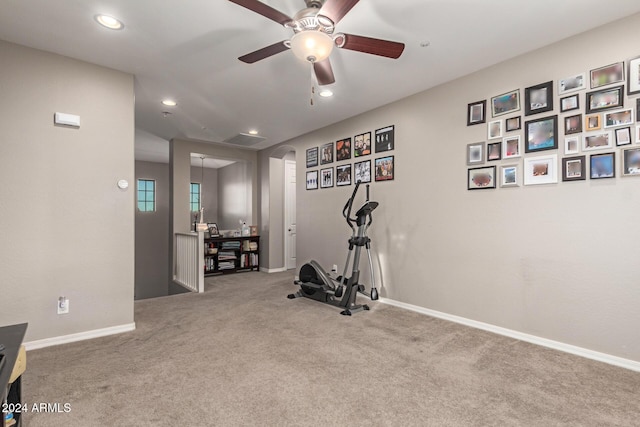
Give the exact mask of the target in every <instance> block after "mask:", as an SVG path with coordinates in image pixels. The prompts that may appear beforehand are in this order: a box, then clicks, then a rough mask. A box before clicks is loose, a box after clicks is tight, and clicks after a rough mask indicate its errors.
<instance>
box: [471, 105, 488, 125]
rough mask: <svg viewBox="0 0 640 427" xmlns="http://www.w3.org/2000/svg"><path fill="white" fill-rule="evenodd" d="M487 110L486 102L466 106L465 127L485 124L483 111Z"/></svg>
mask: <svg viewBox="0 0 640 427" xmlns="http://www.w3.org/2000/svg"><path fill="white" fill-rule="evenodd" d="M486 109H487V101H486V100H483V101H478V102H472V103H471V104H469V105H467V126H472V125H479V124H480V123H484V122H485V120H486V119H485V111H486Z"/></svg>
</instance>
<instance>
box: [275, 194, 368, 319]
mask: <svg viewBox="0 0 640 427" xmlns="http://www.w3.org/2000/svg"><path fill="white" fill-rule="evenodd" d="M359 187H360V181H358V182H357V183H356V188H355V189H354V190H353V194H351V198H349V200H348V201H347V203H346V204H345V205H344V208H343V209H342V215H343V216H344V217H345V219H346V220H347V224H348V225H349V227H351V238H350V239H349V254H348V255H347V261H346V262H345V264H344V272H343V273H342V276H338V277H337V278H333V277H331V276H330V275H329V274H328V273H327V272H326V271H325V270H324V269H323V268H322V267H321V266H320V264H318V263H317V262H316V261H310V262H308V263H307V264H305V265H303V266H302V267H301V268H300V274H299V280H296V281H294V282H293V283H295V284H296V285H300V290H299V291H298V292H296V293H295V294H289V295H288V296H287V298H289V299H293V298H300V297H306V298H311V299H313V300H316V301H320V302H323V303H325V304H330V305H334V306H336V307H341V308H344V310H343V311H341V312H340V314H342V315H345V316H351V313H355V312H358V311H362V310H369V306H368V305H366V304H362V305H361V304H356V295H357V294H358V292H360V293H362V294H363V295H366V296H368V297H369V298H371V300H372V301H375V300H377V299H378V290H377V289H376V280H375V272H374V270H373V262H372V260H371V239H370V238H369V237H367V230H368V229H369V227H370V226H371V224H372V223H373V216H372V215H371V213H372V212H373V211H374V209H375V208H377V207H378V202H371V201H369V185H368V184H367V200H366V202H365V204H364V205H362V207H361V208H360V209H358V211H357V212H356V216H355V218H351V208H352V206H353V201H354V199H355V197H356V193H357V192H358V188H359ZM367 219H368V221H367ZM354 223H355V226H354ZM356 227H357V228H356ZM363 247H365V248H366V249H367V255H368V257H369V269H370V270H371V293H370V294H369V293H367V292H365V286H364V285H362V284H360V283H358V280H359V279H360V268H359V264H360V252H361V251H362V248H363ZM351 255H353V264H352V267H351V277H349V278H347V277H346V275H347V270H348V269H349V261H350V260H351Z"/></svg>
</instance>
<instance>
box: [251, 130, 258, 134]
mask: <svg viewBox="0 0 640 427" xmlns="http://www.w3.org/2000/svg"><path fill="white" fill-rule="evenodd" d="M257 134H258V131H257V130H255V129H251V130H250V131H249V135H257Z"/></svg>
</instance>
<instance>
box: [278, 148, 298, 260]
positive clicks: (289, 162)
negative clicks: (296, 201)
mask: <svg viewBox="0 0 640 427" xmlns="http://www.w3.org/2000/svg"><path fill="white" fill-rule="evenodd" d="M291 165H293V166H294V170H296V169H295V168H296V165H297V163H296V161H295V160H285V161H284V176H283V178H284V179H283V181H284V197H283V202H284V206H283V209H282V210H283V214H284V215H283V217H284V218H283V222H284V224H283V225H284V227H283V232H284V236H283V237H284V266H283V267H284V269H285V270H290V269H295V268H296V266H295V265H294V266H293V267H291V268H290V267H289V259H290V258H291V254H290V252H291V245H290V244H289V224H290V223H291V220H290V218H289V210H288V209H287V207H288V206H289V203H290V201H291V192H290V190H289V167H290V166H291ZM296 186H297V177H296ZM295 192H296V188H295V187H294V189H293V193H294V196H295ZM294 219H295V218H294Z"/></svg>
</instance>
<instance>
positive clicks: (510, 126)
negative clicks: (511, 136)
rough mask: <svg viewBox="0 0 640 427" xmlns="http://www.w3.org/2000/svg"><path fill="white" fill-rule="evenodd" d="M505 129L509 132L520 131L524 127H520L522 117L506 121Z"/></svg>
mask: <svg viewBox="0 0 640 427" xmlns="http://www.w3.org/2000/svg"><path fill="white" fill-rule="evenodd" d="M504 123H505V128H506V131H507V132H513V131H514V130H518V129H520V128H521V127H522V126H521V125H520V116H518V117H511V118H509V119H507V120H505V121H504Z"/></svg>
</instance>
